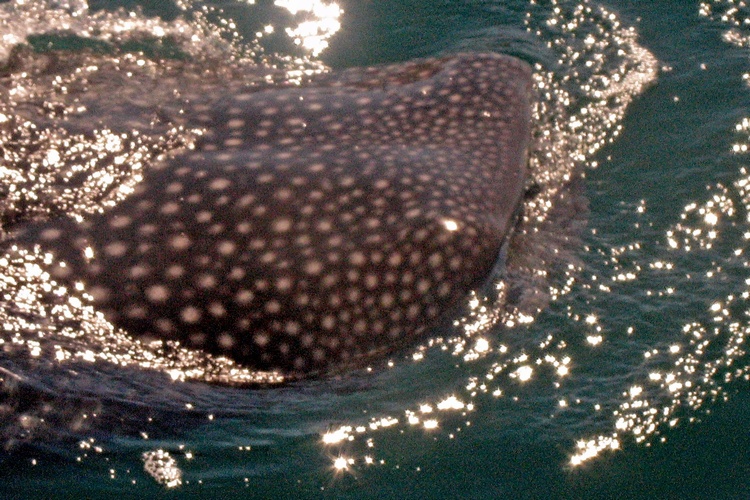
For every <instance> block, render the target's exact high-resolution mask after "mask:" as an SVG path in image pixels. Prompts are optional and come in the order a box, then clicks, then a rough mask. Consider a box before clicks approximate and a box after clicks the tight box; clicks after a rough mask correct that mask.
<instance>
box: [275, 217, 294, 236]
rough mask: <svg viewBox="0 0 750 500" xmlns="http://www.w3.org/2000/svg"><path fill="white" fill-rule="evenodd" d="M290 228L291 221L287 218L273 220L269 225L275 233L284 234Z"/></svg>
mask: <svg viewBox="0 0 750 500" xmlns="http://www.w3.org/2000/svg"><path fill="white" fill-rule="evenodd" d="M291 228H292V220H291V219H287V218H280V219H275V220H274V221H273V223H272V225H271V229H273V231H274V232H276V233H285V232H287V231H289V230H290V229H291Z"/></svg>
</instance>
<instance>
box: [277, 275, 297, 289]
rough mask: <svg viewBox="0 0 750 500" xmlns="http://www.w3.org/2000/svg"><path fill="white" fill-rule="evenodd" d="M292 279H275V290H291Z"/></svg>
mask: <svg viewBox="0 0 750 500" xmlns="http://www.w3.org/2000/svg"><path fill="white" fill-rule="evenodd" d="M292 285H293V283H292V279H291V278H289V277H287V276H282V277H280V278H277V279H276V289H277V290H278V291H280V292H286V291H289V289H291V288H292Z"/></svg>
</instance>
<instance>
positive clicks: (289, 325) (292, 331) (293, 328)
mask: <svg viewBox="0 0 750 500" xmlns="http://www.w3.org/2000/svg"><path fill="white" fill-rule="evenodd" d="M284 331H285V332H286V333H288V334H289V335H298V334H299V332H300V325H299V323H297V322H296V321H287V322H286V323H285V324H284Z"/></svg>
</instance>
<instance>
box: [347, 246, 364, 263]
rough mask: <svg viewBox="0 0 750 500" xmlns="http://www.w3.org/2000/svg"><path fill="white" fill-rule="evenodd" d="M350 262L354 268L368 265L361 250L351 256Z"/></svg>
mask: <svg viewBox="0 0 750 500" xmlns="http://www.w3.org/2000/svg"><path fill="white" fill-rule="evenodd" d="M349 262H350V263H351V264H352V265H354V266H363V265H365V263H367V257H365V254H364V253H363V252H361V251H359V250H357V251H355V252H352V253H351V254H349Z"/></svg>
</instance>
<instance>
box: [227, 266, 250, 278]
mask: <svg viewBox="0 0 750 500" xmlns="http://www.w3.org/2000/svg"><path fill="white" fill-rule="evenodd" d="M246 274H247V272H246V271H245V270H244V269H242V268H241V267H233V268H232V270H231V271H230V272H229V279H233V280H237V281H239V280H241V279H242V278H244V277H245V275H246Z"/></svg>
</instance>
